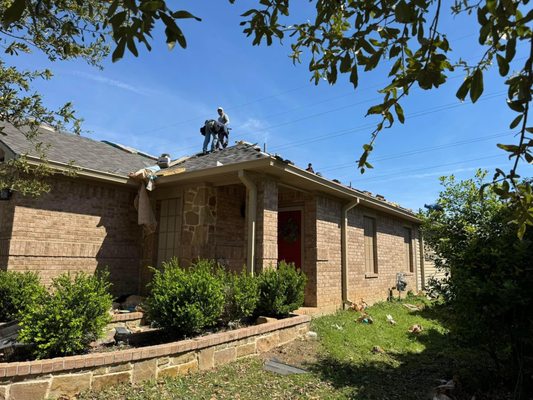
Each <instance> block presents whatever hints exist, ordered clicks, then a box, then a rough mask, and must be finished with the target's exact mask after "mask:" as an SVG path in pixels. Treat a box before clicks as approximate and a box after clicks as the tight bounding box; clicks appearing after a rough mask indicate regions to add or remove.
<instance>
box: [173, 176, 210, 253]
mask: <svg viewBox="0 0 533 400" xmlns="http://www.w3.org/2000/svg"><path fill="white" fill-rule="evenodd" d="M184 194H185V196H184V202H183V225H182V237H181V256H182V258H183V260H184V262H191V261H192V260H194V259H196V258H198V257H200V258H209V259H211V258H214V257H215V244H214V242H215V225H216V205H217V194H216V190H215V189H214V188H213V187H211V186H197V187H190V188H188V189H186V190H185V192H184Z"/></svg>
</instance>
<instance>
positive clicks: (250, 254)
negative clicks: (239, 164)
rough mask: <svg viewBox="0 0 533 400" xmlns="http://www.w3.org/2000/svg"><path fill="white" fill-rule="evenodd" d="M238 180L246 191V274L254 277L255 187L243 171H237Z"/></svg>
mask: <svg viewBox="0 0 533 400" xmlns="http://www.w3.org/2000/svg"><path fill="white" fill-rule="evenodd" d="M239 179H240V180H241V182H242V183H243V184H244V186H246V189H247V191H248V207H247V211H248V213H247V217H248V237H247V241H248V243H247V252H246V264H247V265H248V273H249V274H250V275H252V276H253V275H254V270H255V265H254V263H255V262H254V261H255V226H256V222H257V186H255V183H253V182H252V181H251V180H250V178H248V177H247V176H246V175H245V173H244V170H243V169H241V170H240V171H239Z"/></svg>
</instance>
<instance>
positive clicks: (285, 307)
mask: <svg viewBox="0 0 533 400" xmlns="http://www.w3.org/2000/svg"><path fill="white" fill-rule="evenodd" d="M258 280H259V303H258V305H257V309H256V312H255V313H256V314H257V315H264V316H267V317H286V316H288V315H289V314H290V313H291V312H293V311H294V310H296V309H298V308H300V307H301V306H303V304H304V289H305V284H306V282H307V278H306V276H305V275H304V274H303V272H301V271H297V270H296V268H295V267H294V264H287V263H286V262H285V261H281V262H280V263H279V264H278V268H277V269H268V270H266V271H264V272H262V273H261V274H260V275H258Z"/></svg>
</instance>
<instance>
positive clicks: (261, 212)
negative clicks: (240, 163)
mask: <svg viewBox="0 0 533 400" xmlns="http://www.w3.org/2000/svg"><path fill="white" fill-rule="evenodd" d="M257 192H258V193H257V226H256V249H255V254H256V261H255V262H256V263H255V265H256V267H255V269H256V272H260V271H262V270H264V269H266V268H270V267H275V266H276V265H277V263H278V185H277V183H276V182H275V181H274V180H272V179H269V178H265V177H262V178H261V179H260V180H259V181H257Z"/></svg>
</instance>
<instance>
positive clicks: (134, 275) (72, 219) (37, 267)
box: [7, 177, 142, 294]
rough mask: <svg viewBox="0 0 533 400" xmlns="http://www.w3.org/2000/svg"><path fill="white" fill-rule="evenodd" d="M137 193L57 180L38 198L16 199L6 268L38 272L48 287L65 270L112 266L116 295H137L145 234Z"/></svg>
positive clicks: (61, 178) (118, 188) (132, 190)
mask: <svg viewBox="0 0 533 400" xmlns="http://www.w3.org/2000/svg"><path fill="white" fill-rule="evenodd" d="M134 197H135V189H134V188H129V187H123V186H118V185H108V184H104V183H97V182H92V181H88V180H84V179H82V178H76V179H71V178H66V177H57V178H55V179H54V181H53V189H52V191H51V192H50V193H48V194H43V195H42V196H40V197H38V198H29V197H22V196H14V197H13V199H12V200H11V202H12V204H13V207H14V213H13V226H12V232H11V242H10V246H9V258H8V261H7V269H9V270H15V271H36V272H38V273H39V274H40V276H41V278H42V281H43V282H44V283H45V284H49V283H50V282H51V280H52V279H53V278H54V277H56V276H58V275H59V274H61V273H63V272H67V271H72V272H74V271H84V272H87V273H94V272H95V271H96V270H98V269H102V268H105V267H108V269H109V272H110V274H111V281H112V282H113V288H112V290H113V292H114V293H115V294H124V293H136V292H137V291H138V290H139V265H140V241H141V236H142V234H141V229H140V227H139V226H138V225H137V213H136V211H135V209H134V207H133V199H134Z"/></svg>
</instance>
